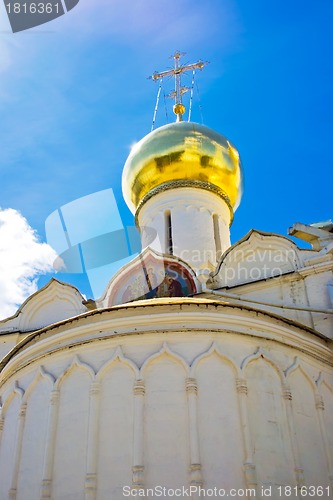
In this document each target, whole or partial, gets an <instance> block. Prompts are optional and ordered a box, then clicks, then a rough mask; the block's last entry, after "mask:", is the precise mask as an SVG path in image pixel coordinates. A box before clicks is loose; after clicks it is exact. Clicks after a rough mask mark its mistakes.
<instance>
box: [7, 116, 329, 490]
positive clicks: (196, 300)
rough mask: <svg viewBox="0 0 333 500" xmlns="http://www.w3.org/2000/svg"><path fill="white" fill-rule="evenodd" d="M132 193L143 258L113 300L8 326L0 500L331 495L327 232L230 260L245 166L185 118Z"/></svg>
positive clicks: (50, 311) (39, 313) (41, 310)
mask: <svg viewBox="0 0 333 500" xmlns="http://www.w3.org/2000/svg"><path fill="white" fill-rule="evenodd" d="M123 194H124V198H125V200H126V202H127V204H128V206H129V207H130V209H131V210H132V211H133V213H134V214H135V218H136V222H137V225H138V227H139V228H140V232H141V237H142V252H141V253H140V254H139V255H138V256H137V257H135V258H134V259H133V260H132V261H131V262H130V263H129V264H127V265H126V266H124V267H123V268H122V269H120V270H119V271H118V272H117V273H116V275H115V276H113V277H110V278H111V279H110V282H109V284H108V286H107V287H106V290H105V292H104V294H103V295H102V297H100V298H99V299H98V300H95V301H92V300H85V299H84V297H83V296H82V295H81V294H80V292H79V291H78V290H77V289H76V288H74V287H73V286H71V285H68V284H65V283H62V282H59V281H57V280H55V279H53V280H51V281H50V282H49V284H48V285H46V286H45V287H44V288H43V289H41V290H39V291H38V292H37V293H35V294H34V295H32V296H31V297H29V298H28V299H27V300H26V302H25V303H24V304H23V305H22V306H21V307H20V308H19V310H18V311H17V313H16V314H15V315H14V316H12V317H10V318H8V319H6V320H3V321H1V322H0V355H1V356H0V359H1V361H0V370H1V371H0V396H1V413H0V415H1V416H0V498H1V499H3V500H5V499H8V498H9V499H12V500H14V499H15V500H36V499H40V500H49V499H53V500H83V499H86V500H88V499H89V500H110V499H112V500H120V499H122V498H124V497H134V496H142V497H144V496H146V497H151V498H157V497H159V496H164V497H172V496H181V497H183V498H186V497H190V498H193V499H197V498H200V497H202V496H215V497H219V496H229V497H230V496H231V497H235V498H254V497H256V498H264V497H265V496H270V497H271V498H273V499H276V500H277V499H280V498H299V497H301V496H306V495H309V496H312V497H314V498H319V497H322V498H332V495H333V492H332V491H333V490H332V487H333V435H332V429H333V367H332V366H333V353H332V346H333V315H332V313H333V308H332V303H333V293H332V288H333V279H332V278H333V276H332V271H333V232H332V229H333V225H332V224H331V223H322V224H314V225H311V226H309V225H304V224H295V225H294V226H293V227H292V228H290V230H289V231H290V234H291V235H294V236H296V237H299V238H300V239H303V240H305V241H307V242H309V243H311V245H312V249H301V248H299V247H298V246H297V245H296V244H295V243H294V242H293V241H292V240H291V239H289V238H287V237H284V236H280V235H277V234H272V233H263V232H259V231H255V230H252V231H251V232H250V233H249V234H247V235H246V236H245V237H244V238H242V239H241V240H240V241H238V242H237V243H236V244H234V245H232V246H230V236H229V234H230V233H229V227H230V224H231V223H232V219H233V217H234V212H235V210H236V208H237V206H238V204H239V203H240V199H241V195H242V167H241V163H240V158H239V155H238V152H237V150H236V148H235V147H234V146H233V145H232V144H231V143H230V142H229V141H228V140H227V139H226V138H225V137H224V136H222V135H220V134H219V133H217V132H215V131H213V130H211V129H209V128H207V127H205V126H202V125H198V124H194V123H188V122H182V121H181V120H179V121H177V122H176V123H173V124H169V125H166V126H164V127H161V128H159V129H157V130H155V131H153V132H151V133H150V134H148V136H146V137H144V138H143V139H142V141H140V142H139V143H138V144H137V145H136V146H135V147H134V149H133V150H132V152H131V154H130V156H129V158H128V159H127V162H126V164H125V167H124V171H123Z"/></svg>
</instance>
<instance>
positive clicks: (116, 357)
mask: <svg viewBox="0 0 333 500" xmlns="http://www.w3.org/2000/svg"><path fill="white" fill-rule="evenodd" d="M117 361H118V362H119V363H122V364H123V365H125V366H127V367H128V368H130V369H131V370H132V371H133V372H134V375H135V379H136V380H139V379H140V371H139V368H138V367H137V365H136V364H135V363H134V362H133V361H132V360H131V359H129V358H127V357H126V356H125V355H124V353H123V350H122V348H121V346H118V347H117V349H116V350H115V352H114V354H113V356H112V357H111V359H109V360H108V361H106V363H104V365H103V366H102V367H101V368H100V369H99V371H98V372H97V374H96V381H97V382H100V381H101V380H102V379H103V377H104V375H105V373H107V372H108V370H109V369H110V368H111V366H112V365H113V364H114V363H116V362H117Z"/></svg>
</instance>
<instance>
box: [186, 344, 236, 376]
mask: <svg viewBox="0 0 333 500" xmlns="http://www.w3.org/2000/svg"><path fill="white" fill-rule="evenodd" d="M214 354H216V355H217V356H218V357H219V358H221V359H222V360H223V361H225V363H226V364H228V365H230V366H231V368H232V370H233V372H234V375H235V376H236V377H239V376H240V373H241V372H240V370H239V367H238V366H237V365H236V363H235V362H234V361H233V360H232V359H231V358H228V357H227V356H226V355H225V354H224V353H223V352H221V350H220V347H219V345H218V344H217V343H216V342H215V341H214V342H213V343H212V345H211V346H210V347H209V349H207V351H205V352H203V353H201V354H198V356H196V357H195V358H194V360H193V361H192V363H191V366H190V377H193V378H194V377H195V373H196V369H197V366H198V365H199V363H200V361H202V360H203V359H206V358H209V357H210V356H212V355H214Z"/></svg>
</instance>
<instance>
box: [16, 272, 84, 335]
mask: <svg viewBox="0 0 333 500" xmlns="http://www.w3.org/2000/svg"><path fill="white" fill-rule="evenodd" d="M83 300H84V298H83V296H82V295H81V294H80V292H79V291H78V290H77V289H76V288H75V287H73V286H72V285H69V284H67V283H62V282H61V281H58V280H57V279H55V278H52V279H51V280H50V281H49V282H48V283H47V284H46V285H45V286H44V287H43V288H41V289H40V290H38V291H37V292H36V293H34V294H33V295H31V296H30V297H29V298H28V299H27V300H26V301H25V302H24V303H23V305H22V306H21V307H20V309H19V310H18V311H17V315H18V314H19V313H20V315H19V316H18V327H19V329H20V330H23V331H24V330H32V329H37V328H42V327H44V326H47V325H49V324H51V323H56V322H57V321H61V320H63V319H67V318H69V317H71V316H76V315H77V314H81V313H83V312H85V311H86V310H87V309H86V307H85V306H83V304H82V302H83ZM64 306H66V307H64ZM50 312H51V314H52V318H51V320H50V319H49V316H50Z"/></svg>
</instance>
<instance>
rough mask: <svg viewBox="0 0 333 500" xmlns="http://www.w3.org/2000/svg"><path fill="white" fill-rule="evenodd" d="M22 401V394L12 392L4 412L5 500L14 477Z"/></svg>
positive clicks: (1, 488)
mask: <svg viewBox="0 0 333 500" xmlns="http://www.w3.org/2000/svg"><path fill="white" fill-rule="evenodd" d="M21 401H22V400H21V396H20V394H17V393H16V392H12V393H11V394H10V395H9V396H8V399H7V400H6V402H5V404H4V407H3V411H2V418H3V419H4V421H3V430H2V432H1V436H0V498H3V499H7V498H8V495H9V490H10V488H11V485H12V479H13V475H14V468H15V450H16V448H17V428H18V417H19V410H20V405H21Z"/></svg>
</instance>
